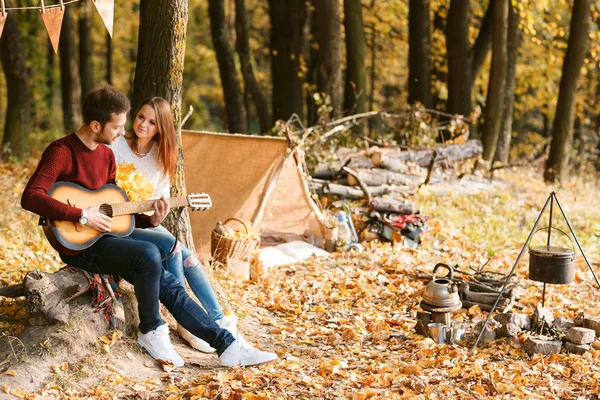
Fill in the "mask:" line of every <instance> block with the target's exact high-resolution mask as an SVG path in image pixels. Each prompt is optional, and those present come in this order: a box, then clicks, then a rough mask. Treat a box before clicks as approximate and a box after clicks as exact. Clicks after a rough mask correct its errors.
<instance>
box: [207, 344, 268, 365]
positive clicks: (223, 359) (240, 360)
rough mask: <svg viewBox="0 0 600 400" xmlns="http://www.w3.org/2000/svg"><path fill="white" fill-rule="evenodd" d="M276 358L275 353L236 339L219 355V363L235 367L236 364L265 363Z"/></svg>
mask: <svg viewBox="0 0 600 400" xmlns="http://www.w3.org/2000/svg"><path fill="white" fill-rule="evenodd" d="M277 358H278V357H277V354H275V353H268V352H266V351H261V350H258V349H256V348H254V347H252V346H250V345H249V344H248V343H247V342H246V341H239V340H236V341H235V342H233V343H232V344H231V345H230V346H229V347H228V348H227V349H225V351H224V352H223V354H221V355H220V356H219V363H220V364H221V365H222V366H224V367H235V366H236V365H238V364H239V365H240V366H242V367H245V366H248V365H259V364H265V363H268V362H271V361H274V360H277Z"/></svg>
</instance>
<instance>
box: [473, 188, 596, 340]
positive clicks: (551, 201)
mask: <svg viewBox="0 0 600 400" xmlns="http://www.w3.org/2000/svg"><path fill="white" fill-rule="evenodd" d="M555 201H556V205H557V206H558V208H559V210H560V212H561V214H562V216H563V218H564V219H565V222H566V223H567V226H568V227H569V231H571V234H572V235H573V238H574V239H575V243H577V247H578V248H579V251H580V252H581V255H582V256H583V259H584V260H585V263H586V264H587V266H588V268H589V269H590V271H591V273H592V275H593V276H594V280H595V281H596V284H597V285H598V287H599V288H600V281H598V276H596V272H594V269H593V268H592V266H591V264H590V262H589V261H588V258H587V256H586V255H585V251H583V247H581V243H579V239H578V238H577V235H576V234H575V231H574V230H573V227H572V226H571V222H570V221H569V218H568V217H567V214H565V210H564V209H563V208H562V205H561V204H560V201H558V197H556V193H555V192H552V193H550V196H548V199H547V200H546V203H545V204H544V207H542V211H540V215H538V217H537V219H536V220H535V223H534V224H533V228H531V232H529V236H528V237H527V240H526V241H525V244H524V245H523V247H522V248H521V252H520V253H519V255H518V257H517V260H516V261H515V264H514V265H513V267H512V269H511V271H510V273H509V274H508V276H507V277H506V281H505V282H504V285H502V289H500V293H498V297H497V298H496V302H495V303H494V305H493V306H492V309H491V310H490V312H489V314H488V316H487V318H486V320H485V322H484V324H483V326H482V327H481V331H480V332H479V335H478V336H477V340H475V344H474V345H473V347H472V348H471V350H473V349H475V347H477V344H479V340H480V339H481V335H483V331H484V330H485V328H486V327H487V325H488V323H489V322H490V318H491V317H492V314H493V313H494V311H495V310H496V307H497V306H498V302H499V301H500V298H501V297H502V294H503V293H504V290H505V289H506V286H507V285H508V281H509V280H510V278H511V277H512V276H513V274H514V273H515V269H516V268H517V265H518V264H519V261H521V257H522V256H523V253H524V252H525V249H526V248H527V246H528V245H529V242H530V241H531V238H532V237H533V235H534V233H536V232H537V231H536V228H537V225H538V223H539V222H540V219H542V215H543V214H544V211H546V207H548V204H550V216H549V223H548V246H550V232H551V229H552V211H553V210H552V209H553V205H554V202H555ZM545 296H546V282H544V289H543V291H542V304H543V303H544V300H545V299H544V298H545Z"/></svg>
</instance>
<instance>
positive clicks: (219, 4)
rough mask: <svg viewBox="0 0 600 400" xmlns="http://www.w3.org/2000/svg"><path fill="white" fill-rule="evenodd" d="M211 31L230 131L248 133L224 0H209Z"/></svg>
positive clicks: (242, 95)
mask: <svg viewBox="0 0 600 400" xmlns="http://www.w3.org/2000/svg"><path fill="white" fill-rule="evenodd" d="M208 14H209V15H210V31H211V34H212V41H213V46H214V48H215V53H216V55H217V62H218V64H219V75H220V76H221V85H222V86H223V97H224V98H225V114H226V120H227V130H228V131H229V132H237V133H247V132H248V126H247V125H246V107H245V106H244V94H243V93H242V88H241V86H240V81H239V79H238V74H237V70H236V68H235V54H234V52H233V48H232V47H231V35H230V34H229V29H228V27H227V22H226V21H225V5H224V4H223V1H222V0H209V1H208Z"/></svg>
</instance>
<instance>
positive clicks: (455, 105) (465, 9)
mask: <svg viewBox="0 0 600 400" xmlns="http://www.w3.org/2000/svg"><path fill="white" fill-rule="evenodd" d="M494 4H495V2H493V1H490V5H489V6H488V11H487V12H486V15H485V17H484V20H483V22H482V25H481V28H480V30H479V34H478V36H477V39H476V40H475V44H474V45H473V48H472V49H471V48H470V45H469V21H470V14H471V12H470V7H469V0H451V1H450V9H449V10H448V19H447V23H446V52H447V54H446V56H447V60H448V102H447V105H446V109H447V111H448V112H449V113H451V114H461V115H465V116H468V115H469V114H471V108H472V104H471V90H472V88H473V82H474V81H475V78H476V77H477V74H478V73H479V70H480V69H481V65H482V64H483V62H484V60H485V58H486V56H487V52H488V51H489V47H490V40H491V36H492V35H491V30H492V27H491V22H492V19H493V15H492V12H493V9H491V8H492V5H494Z"/></svg>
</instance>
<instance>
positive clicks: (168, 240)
mask: <svg viewBox="0 0 600 400" xmlns="http://www.w3.org/2000/svg"><path fill="white" fill-rule="evenodd" d="M129 237H130V238H132V239H135V240H143V241H146V242H150V243H154V244H155V245H156V246H157V247H158V248H159V249H160V251H161V253H163V257H164V255H166V254H169V252H170V251H171V249H172V248H173V244H174V243H175V237H174V236H173V235H172V234H171V233H170V232H169V231H168V230H166V229H165V228H164V227H162V226H160V225H159V226H157V227H156V228H148V229H135V230H134V231H133V232H132V233H131V235H129ZM186 261H187V262H186ZM188 264H191V265H188ZM163 267H164V268H165V269H166V270H167V271H169V272H170V273H172V274H173V275H175V276H176V277H177V279H179V281H180V282H181V284H182V285H184V286H185V281H184V278H185V279H186V280H187V282H188V284H189V285H190V288H191V289H192V292H194V294H195V295H196V297H197V298H198V300H200V303H201V304H202V306H203V307H204V309H205V310H206V312H207V313H208V315H210V316H211V317H212V318H213V320H215V321H217V320H219V319H221V318H223V317H224V314H223V310H222V309H221V305H220V304H219V301H218V300H217V296H216V294H215V292H214V290H213V288H212V286H211V284H210V281H209V280H208V277H207V276H206V272H204V269H203V268H202V265H201V264H200V262H199V261H198V259H197V258H196V256H195V255H194V254H192V252H191V251H190V250H189V249H188V248H187V247H185V246H184V245H183V244H181V243H179V249H176V250H175V251H174V252H173V254H171V255H170V256H169V258H167V259H166V260H165V261H163Z"/></svg>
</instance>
